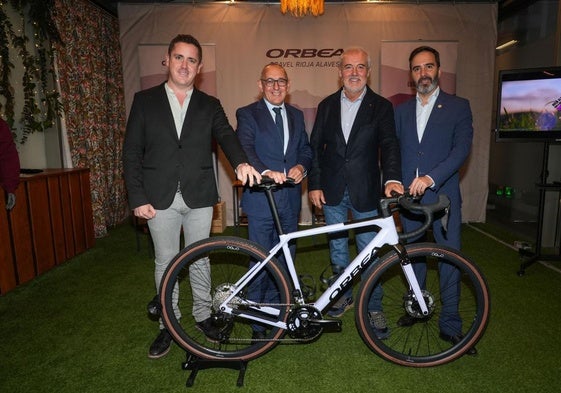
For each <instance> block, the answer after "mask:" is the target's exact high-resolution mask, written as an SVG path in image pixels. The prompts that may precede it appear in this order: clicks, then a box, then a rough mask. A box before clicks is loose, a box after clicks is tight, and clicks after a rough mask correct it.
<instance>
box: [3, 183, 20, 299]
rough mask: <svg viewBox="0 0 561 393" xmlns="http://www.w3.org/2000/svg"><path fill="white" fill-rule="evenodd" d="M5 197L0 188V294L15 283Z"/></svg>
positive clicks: (13, 286)
mask: <svg viewBox="0 0 561 393" xmlns="http://www.w3.org/2000/svg"><path fill="white" fill-rule="evenodd" d="M5 206H6V199H5V195H4V191H3V190H0V295H1V294H3V293H6V292H8V291H10V290H12V289H14V288H15V287H16V285H17V277H16V270H15V266H14V254H13V252H14V249H13V247H12V240H11V238H10V231H9V227H10V223H9V221H8V215H10V214H11V212H8V211H7V210H6V209H5Z"/></svg>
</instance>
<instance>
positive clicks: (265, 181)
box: [251, 175, 296, 190]
mask: <svg viewBox="0 0 561 393" xmlns="http://www.w3.org/2000/svg"><path fill="white" fill-rule="evenodd" d="M295 184H296V183H294V179H293V178H291V177H287V178H286V180H285V181H284V183H282V184H281V183H276V182H275V181H274V180H273V179H272V178H271V177H269V176H267V175H263V176H261V183H253V186H252V187H251V188H254V189H258V190H271V189H276V188H280V187H284V186H293V185H295Z"/></svg>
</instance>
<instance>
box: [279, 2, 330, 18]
mask: <svg viewBox="0 0 561 393" xmlns="http://www.w3.org/2000/svg"><path fill="white" fill-rule="evenodd" d="M323 2H324V0H281V2H280V3H281V4H280V5H281V12H282V13H283V14H286V13H287V12H290V13H291V14H292V15H294V16H296V17H299V18H300V17H303V16H305V15H306V14H308V13H310V14H312V15H313V16H319V15H322V14H323Z"/></svg>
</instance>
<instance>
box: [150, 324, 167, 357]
mask: <svg viewBox="0 0 561 393" xmlns="http://www.w3.org/2000/svg"><path fill="white" fill-rule="evenodd" d="M170 347H171V335H170V334H169V333H168V331H167V330H166V329H162V330H160V334H158V337H156V339H155V340H154V342H153V343H152V345H150V350H149V351H148V357H149V358H150V359H159V358H161V357H163V356H166V355H167V353H168V352H169V349H170Z"/></svg>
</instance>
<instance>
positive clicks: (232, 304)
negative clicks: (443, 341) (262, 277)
mask: <svg viewBox="0 0 561 393" xmlns="http://www.w3.org/2000/svg"><path fill="white" fill-rule="evenodd" d="M229 305H230V307H232V308H237V306H247V304H245V303H240V302H230V303H229ZM252 306H258V307H264V306H272V307H274V306H287V307H294V306H297V304H295V303H253V304H252ZM285 330H287V331H288V329H285ZM320 334H321V331H319V332H318V334H316V335H315V336H313V337H309V338H276V339H272V338H256V339H253V338H252V339H247V338H228V341H259V342H261V341H266V342H269V341H275V342H308V341H310V340H314V339H315V338H316V337H318V336H319V335H320Z"/></svg>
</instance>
